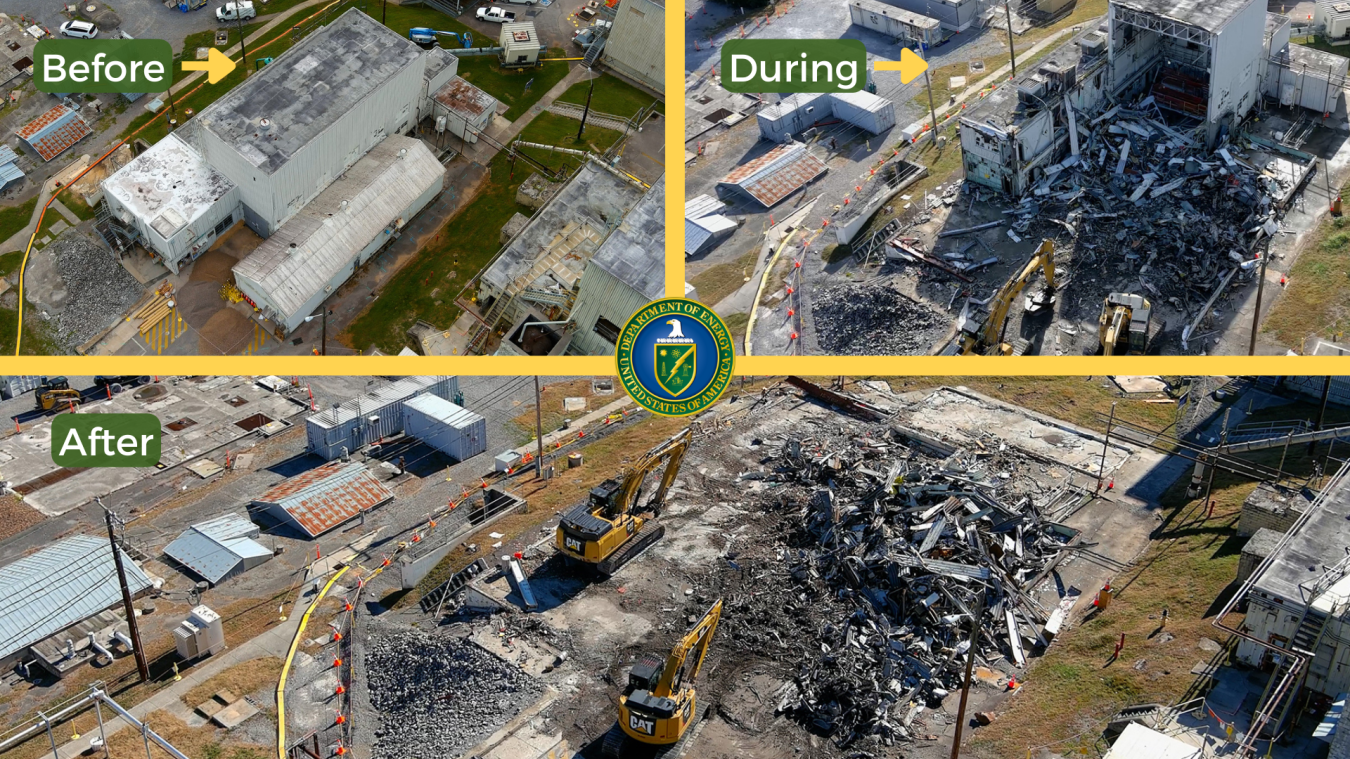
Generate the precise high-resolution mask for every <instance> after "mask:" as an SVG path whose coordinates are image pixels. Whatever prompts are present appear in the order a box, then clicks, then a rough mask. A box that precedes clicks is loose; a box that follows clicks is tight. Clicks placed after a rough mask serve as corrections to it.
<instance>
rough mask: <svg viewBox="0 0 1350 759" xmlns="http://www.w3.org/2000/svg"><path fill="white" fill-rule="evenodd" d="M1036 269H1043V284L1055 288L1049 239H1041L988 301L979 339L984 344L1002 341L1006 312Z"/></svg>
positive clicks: (996, 343) (1053, 261)
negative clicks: (1019, 269)
mask: <svg viewBox="0 0 1350 759" xmlns="http://www.w3.org/2000/svg"><path fill="white" fill-rule="evenodd" d="M1037 269H1044V270H1045V284H1046V286H1047V287H1049V288H1050V289H1051V290H1054V289H1055V243H1054V242H1052V241H1050V240H1043V241H1042V242H1041V247H1039V248H1037V249H1036V253H1035V255H1033V256H1032V257H1031V260H1030V261H1028V262H1027V265H1026V267H1025V268H1023V269H1022V271H1021V272H1019V273H1018V274H1017V276H1015V277H1013V278H1012V279H1010V280H1008V281H1007V282H1006V283H1005V284H1004V285H1003V287H1002V288H1000V289H999V291H998V294H997V295H995V296H994V299H993V300H991V301H990V302H989V318H988V319H986V320H985V322H984V329H983V330H982V335H981V338H980V339H981V341H982V342H983V343H984V345H985V346H990V345H998V344H999V343H1000V342H1002V341H1003V328H1004V327H1005V326H1007V324H1008V312H1009V311H1011V310H1012V306H1013V304H1014V303H1016V302H1017V298H1018V297H1019V296H1021V294H1022V291H1023V290H1025V289H1026V287H1027V282H1029V281H1031V277H1032V275H1034V274H1035V273H1036V270H1037Z"/></svg>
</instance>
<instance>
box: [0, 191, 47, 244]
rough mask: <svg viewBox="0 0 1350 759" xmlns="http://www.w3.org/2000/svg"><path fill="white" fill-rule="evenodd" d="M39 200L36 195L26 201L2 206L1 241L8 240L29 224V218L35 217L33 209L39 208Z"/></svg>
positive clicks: (0, 209)
mask: <svg viewBox="0 0 1350 759" xmlns="http://www.w3.org/2000/svg"><path fill="white" fill-rule="evenodd" d="M37 202H38V199H37V196H36V195H34V196H33V197H31V198H29V199H28V201H27V202H25V203H20V204H19V205H17V206H9V207H7V208H0V241H4V240H8V239H9V238H11V237H13V236H14V235H15V234H17V233H18V232H19V230H21V229H23V228H24V227H26V226H28V220H29V219H31V218H33V210H34V209H36V208H37Z"/></svg>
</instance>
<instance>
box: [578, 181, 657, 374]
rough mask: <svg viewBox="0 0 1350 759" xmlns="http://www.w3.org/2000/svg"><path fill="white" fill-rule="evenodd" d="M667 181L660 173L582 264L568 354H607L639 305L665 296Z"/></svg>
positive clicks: (611, 351)
mask: <svg viewBox="0 0 1350 759" xmlns="http://www.w3.org/2000/svg"><path fill="white" fill-rule="evenodd" d="M665 201H666V180H665V177H662V178H661V179H660V180H658V181H657V183H656V184H654V185H652V188H651V189H650V190H648V191H647V194H646V195H644V196H643V197H642V200H640V201H638V204H637V205H636V206H634V207H633V210H632V211H629V213H628V215H627V216H626V217H624V220H623V223H622V224H620V225H619V228H618V229H616V230H614V232H613V234H611V235H610V236H609V237H607V238H605V241H604V243H602V244H601V245H600V249H599V250H597V251H596V252H595V255H594V256H593V257H592V258H591V260H590V261H589V262H588V263H587V264H586V271H585V272H584V273H582V275H581V284H580V285H579V286H578V290H577V301H576V305H575V306H573V307H572V314H571V318H572V321H573V322H575V324H576V333H575V334H574V336H573V337H572V343H571V345H570V346H569V348H568V352H569V353H572V354H575V355H592V356H608V355H612V354H613V353H614V345H615V343H616V342H618V339H619V331H620V330H622V329H623V325H624V324H627V323H628V320H629V319H630V318H632V316H633V314H634V313H636V312H637V311H638V309H640V308H642V307H643V306H645V305H647V304H648V303H650V302H652V301H654V300H656V299H658V298H661V297H662V296H664V295H665V289H666V259H665V243H666V223H665V213H666V210H665Z"/></svg>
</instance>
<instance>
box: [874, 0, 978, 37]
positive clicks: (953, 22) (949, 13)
mask: <svg viewBox="0 0 1350 759" xmlns="http://www.w3.org/2000/svg"><path fill="white" fill-rule="evenodd" d="M892 5H894V6H895V7H897V8H901V9H904V10H907V11H909V12H911V13H918V14H920V15H923V16H927V17H929V18H935V19H937V20H938V21H939V22H941V23H942V26H943V28H946V29H950V30H951V31H953V32H964V31H965V30H967V29H969V28H970V27H972V26H974V25H976V24H978V23H979V21H980V0H895V2H893V3H892Z"/></svg>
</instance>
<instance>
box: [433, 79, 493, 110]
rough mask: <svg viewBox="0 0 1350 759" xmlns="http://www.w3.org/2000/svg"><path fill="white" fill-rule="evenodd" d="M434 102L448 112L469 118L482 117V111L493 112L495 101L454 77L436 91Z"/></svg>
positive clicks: (464, 81)
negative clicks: (448, 110)
mask: <svg viewBox="0 0 1350 759" xmlns="http://www.w3.org/2000/svg"><path fill="white" fill-rule="evenodd" d="M435 98H436V102H438V103H440V104H441V105H443V106H445V107H446V108H449V109H450V110H452V111H454V112H456V113H459V114H462V115H467V116H470V117H477V116H481V115H483V112H484V111H487V110H495V109H496V108H497V100H496V98H494V97H492V96H491V95H489V94H487V93H486V92H484V91H482V90H480V89H478V88H477V87H475V86H473V85H472V84H469V82H468V81H466V80H464V79H462V78H460V77H455V78H453V79H451V80H450V81H448V82H446V83H445V86H444V87H441V88H440V89H439V90H437V91H436V95H435Z"/></svg>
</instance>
